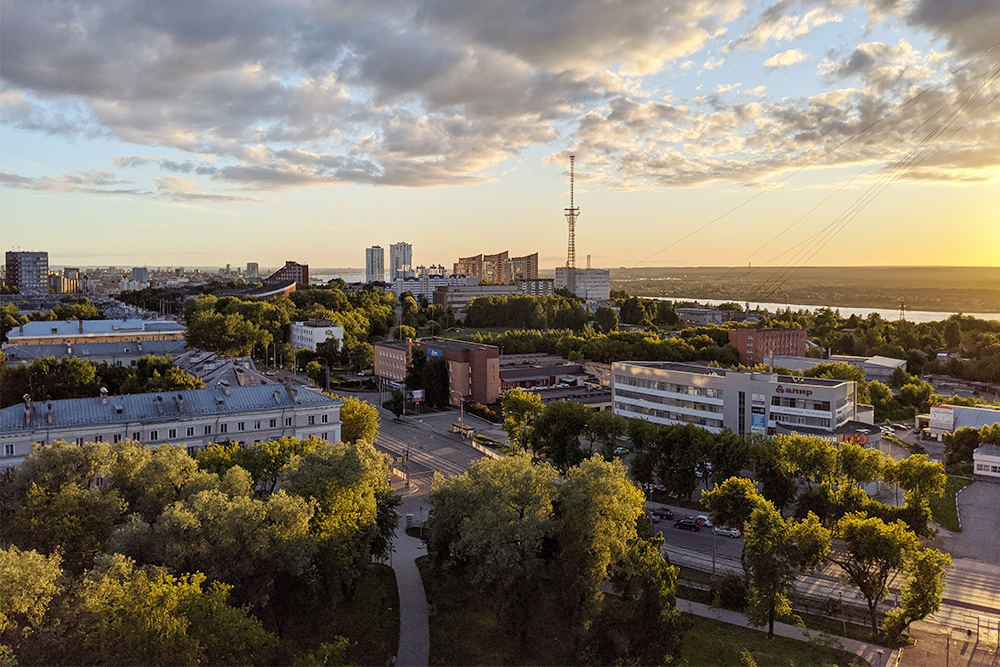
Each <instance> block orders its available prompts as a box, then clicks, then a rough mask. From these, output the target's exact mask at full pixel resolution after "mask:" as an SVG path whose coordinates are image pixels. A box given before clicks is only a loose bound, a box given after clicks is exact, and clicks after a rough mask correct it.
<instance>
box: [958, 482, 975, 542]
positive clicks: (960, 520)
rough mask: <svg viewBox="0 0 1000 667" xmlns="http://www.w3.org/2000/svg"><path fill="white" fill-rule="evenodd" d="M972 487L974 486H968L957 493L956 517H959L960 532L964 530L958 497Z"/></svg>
mask: <svg viewBox="0 0 1000 667" xmlns="http://www.w3.org/2000/svg"><path fill="white" fill-rule="evenodd" d="M970 486H972V484H969V485H968V486H963V487H962V488H961V489H959V490H958V491H956V492H955V516H957V517H958V529H959V530H960V531H961V530H963V527H962V508H961V507H960V506H959V504H958V497H959V496H960V495H961V494H962V491H965V490H966V489H967V488H969V487H970Z"/></svg>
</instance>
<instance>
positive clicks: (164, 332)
mask: <svg viewBox="0 0 1000 667" xmlns="http://www.w3.org/2000/svg"><path fill="white" fill-rule="evenodd" d="M185 331H186V329H185V327H184V325H182V324H177V323H176V322H171V321H170V320H57V321H55V322H45V321H36V322H28V323H27V324H22V325H20V326H18V327H15V328H13V329H11V330H10V331H8V332H7V340H8V341H9V342H10V344H11V345H74V344H76V343H120V342H131V343H141V342H146V341H154V340H184V332H185Z"/></svg>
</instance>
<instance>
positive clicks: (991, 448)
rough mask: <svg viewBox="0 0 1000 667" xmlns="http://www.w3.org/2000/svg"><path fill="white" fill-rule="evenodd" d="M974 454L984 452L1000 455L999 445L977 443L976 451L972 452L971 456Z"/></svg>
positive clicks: (988, 454)
mask: <svg viewBox="0 0 1000 667" xmlns="http://www.w3.org/2000/svg"><path fill="white" fill-rule="evenodd" d="M976 454H985V455H987V456H1000V445H979V446H978V447H976V451H975V452H973V454H972V456H973V458H975V455H976Z"/></svg>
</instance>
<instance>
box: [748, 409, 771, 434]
mask: <svg viewBox="0 0 1000 667" xmlns="http://www.w3.org/2000/svg"><path fill="white" fill-rule="evenodd" d="M750 431H751V433H767V414H766V413H765V412H764V408H761V407H757V406H754V407H752V408H750Z"/></svg>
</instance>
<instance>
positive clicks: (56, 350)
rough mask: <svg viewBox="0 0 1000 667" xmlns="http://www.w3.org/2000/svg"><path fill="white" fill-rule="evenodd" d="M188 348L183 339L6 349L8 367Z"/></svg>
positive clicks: (15, 346) (157, 352)
mask: <svg viewBox="0 0 1000 667" xmlns="http://www.w3.org/2000/svg"><path fill="white" fill-rule="evenodd" d="M186 345H187V342H186V341H183V340H147V341H143V342H142V343H141V344H139V343H135V342H132V341H122V342H118V343H74V344H73V345H68V346H67V345H64V344H62V343H60V344H58V345H10V344H5V345H4V346H3V351H4V354H6V355H7V356H8V357H9V360H8V365H9V364H10V362H11V361H14V362H20V361H24V362H28V363H30V362H32V361H34V360H35V359H38V358H39V357H56V358H62V357H78V358H80V359H86V358H88V357H94V358H97V357H125V356H129V357H134V356H142V355H145V354H152V355H157V356H163V355H168V354H169V355H177V354H180V353H182V352H184V348H185V346H186Z"/></svg>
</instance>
